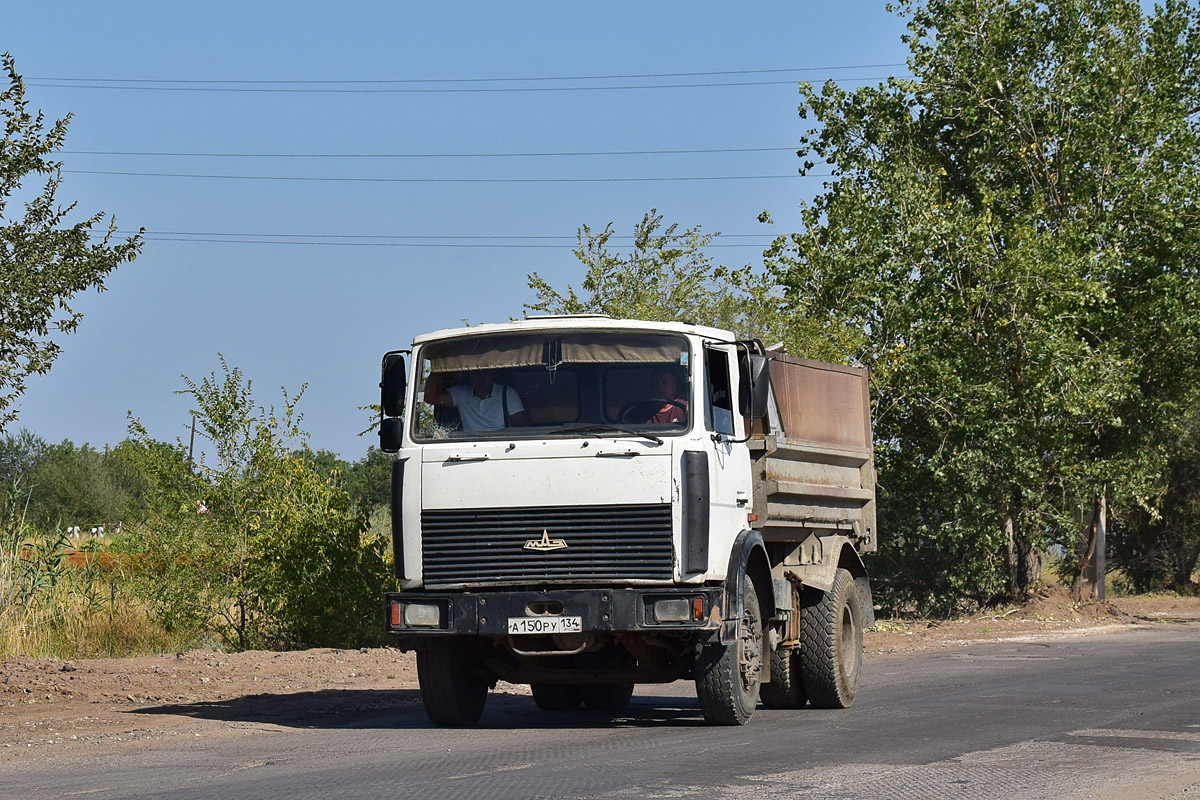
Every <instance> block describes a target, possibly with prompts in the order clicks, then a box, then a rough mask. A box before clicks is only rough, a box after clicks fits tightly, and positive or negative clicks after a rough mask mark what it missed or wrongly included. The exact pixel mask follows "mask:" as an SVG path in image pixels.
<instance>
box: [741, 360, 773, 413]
mask: <svg viewBox="0 0 1200 800" xmlns="http://www.w3.org/2000/svg"><path fill="white" fill-rule="evenodd" d="M770 363H771V362H770V360H769V359H768V358H767V357H766V356H761V355H757V354H755V353H748V354H743V355H742V357H741V358H740V359H738V366H739V369H738V372H739V373H740V375H739V377H740V379H741V387H740V389H741V391H739V392H738V396H739V398H740V403H739V405H740V408H739V410H740V411H741V413H742V416H743V417H750V418H751V419H762V418H763V417H765V416H766V415H767V400H768V398H769V397H770V395H771V369H770Z"/></svg>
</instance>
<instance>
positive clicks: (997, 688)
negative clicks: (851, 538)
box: [0, 626, 1200, 800]
mask: <svg viewBox="0 0 1200 800" xmlns="http://www.w3.org/2000/svg"><path fill="white" fill-rule="evenodd" d="M863 680H864V684H863V688H862V689H861V690H860V693H859V697H858V700H857V701H856V703H855V705H854V707H853V708H851V709H846V710H842V711H817V710H812V709H805V710H801V711H768V710H766V709H763V708H760V709H759V710H758V711H757V713H756V714H755V716H754V718H753V719H752V720H751V721H750V724H749V725H747V726H745V727H741V728H713V727H707V726H705V725H704V724H703V723H702V720H701V717H700V711H699V707H698V706H697V704H696V700H695V697H694V695H693V693H692V687H691V686H690V685H688V684H683V683H677V684H673V685H671V686H666V687H639V689H638V692H637V695H636V696H635V698H634V702H633V704H632V705H631V707H630V708H629V709H628V710H627V712H623V713H622V714H621V715H620V716H616V717H612V716H604V715H597V714H595V713H594V712H585V711H579V712H571V713H566V714H551V713H546V712H541V711H538V710H537V709H536V708H535V707H534V705H533V701H532V699H530V698H528V697H518V696H511V695H505V696H502V697H501V698H499V699H497V698H496V697H495V696H493V698H492V699H491V700H490V701H489V705H488V708H487V710H486V711H485V712H484V716H483V720H482V722H481V724H480V726H479V727H478V728H475V729H471V730H442V729H436V728H432V727H431V726H430V725H429V724H428V722H427V720H426V718H425V715H424V712H423V711H422V709H421V707H420V705H419V704H415V703H414V704H408V705H402V706H401V710H400V711H399V712H398V713H397V712H394V711H393V712H389V713H387V714H386V715H385V714H381V713H379V712H364V713H362V714H360V715H358V716H355V717H353V718H346V717H342V718H336V719H314V720H313V721H312V722H311V724H306V725H303V726H297V725H289V726H278V725H277V726H273V727H271V728H270V729H269V732H268V730H267V729H266V728H263V729H258V730H255V729H254V726H255V725H257V724H258V721H256V720H250V719H247V720H245V724H246V728H247V729H246V731H245V735H244V736H240V737H231V738H224V739H217V740H213V741H207V742H206V741H200V740H196V741H194V742H184V743H180V742H178V741H175V742H170V743H168V742H164V743H162V744H161V746H151V747H150V748H149V749H140V750H137V751H134V752H120V753H116V754H110V755H102V756H96V757H89V758H86V759H80V758H71V759H60V758H59V757H57V756H55V757H47V758H44V759H40V760H36V761H24V762H14V763H3V761H2V760H0V800H50V798H75V797H85V798H95V799H96V800H116V799H117V798H203V799H204V800H222V799H223V798H237V800H243V799H245V798H289V800H290V799H291V798H297V799H299V798H350V799H351V800H374V798H389V800H391V799H393V798H457V797H465V798H504V799H505V800H511V799H515V798H526V797H530V798H532V797H538V798H550V797H604V798H691V797H704V798H742V797H746V798H776V797H787V798H792V797H797V798H851V797H854V798H857V797H862V798H880V799H885V798H922V797H955V798H1012V797H1020V798H1070V797H1095V798H1114V799H1116V798H1119V799H1120V800H1134V799H1135V798H1139V799H1140V798H1173V799H1174V800H1198V799H1200V626H1190V627H1169V628H1156V629H1151V630H1144V631H1134V632H1129V633H1118V634H1108V635H1095V636H1086V637H1077V638H1068V639H1060V640H1055V641H1041V642H1036V643H994V644H986V645H974V646H972V647H969V648H966V649H960V650H951V651H936V652H931V653H926V654H921V655H916V656H903V657H894V658H884V659H876V660H874V661H873V662H871V663H868V664H867V666H866V668H865V672H864V676H863ZM234 708H235V709H236V706H235V707H234ZM193 713H203V712H202V711H195V710H194V711H193ZM213 713H214V714H216V713H220V714H222V715H223V716H221V717H220V718H221V719H226V720H229V719H230V708H229V707H228V706H223V707H222V708H221V710H220V711H219V712H218V711H217V710H216V709H214V711H213ZM233 716H234V719H232V720H231V722H232V723H233V724H238V720H237V719H236V716H237V714H236V713H234V714H233ZM0 759H2V757H0Z"/></svg>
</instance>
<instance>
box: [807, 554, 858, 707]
mask: <svg viewBox="0 0 1200 800" xmlns="http://www.w3.org/2000/svg"><path fill="white" fill-rule="evenodd" d="M862 620H863V611H862V598H861V597H860V596H859V594H858V589H857V588H856V587H855V585H854V576H852V575H851V574H850V573H849V572H848V571H846V570H844V569H839V570H838V571H837V573H836V574H835V575H834V579H833V588H832V589H830V590H829V591H828V592H822V591H820V590H818V589H813V588H811V587H809V588H805V590H804V599H803V608H802V610H801V612H800V665H801V672H802V675H803V679H804V689H805V691H806V692H807V694H808V699H809V701H810V702H811V703H812V705H813V708H849V707H850V704H851V703H853V702H854V695H855V693H856V692H857V691H858V674H859V671H860V668H861V667H862V653H863V629H862Z"/></svg>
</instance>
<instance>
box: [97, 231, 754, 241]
mask: <svg viewBox="0 0 1200 800" xmlns="http://www.w3.org/2000/svg"><path fill="white" fill-rule="evenodd" d="M117 233H119V234H122V235H128V234H129V233H132V231H128V230H118V231H117ZM146 233H147V235H154V236H242V237H271V238H277V239H285V238H286V239H389V240H394V239H405V240H407V239H414V240H425V239H480V240H489V241H493V240H508V239H519V240H526V239H535V240H554V241H572V242H573V241H576V240H577V237H575V236H561V235H560V236H547V235H526V236H522V235H517V234H500V235H489V234H459V233H443V234H412V233H261V232H259V233H248V232H233V231H158V230H153V229H149V230H147V231H146ZM714 235H715V236H720V238H722V239H754V238H763V237H767V238H772V237H774V236H775V235H776V234H773V233H719V234H714ZM634 238H635V237H634V236H632V235H618V234H614V235H612V236H610V237H609V241H633V240H634Z"/></svg>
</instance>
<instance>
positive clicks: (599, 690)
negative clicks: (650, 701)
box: [579, 683, 633, 711]
mask: <svg viewBox="0 0 1200 800" xmlns="http://www.w3.org/2000/svg"><path fill="white" fill-rule="evenodd" d="M579 690H580V692H582V694H583V704H584V705H585V706H587V707H588V708H590V709H591V710H592V711H620V710H621V709H623V708H625V707H626V706H628V705H629V700H630V699H631V698H632V697H633V684H632V683H585V684H584V685H583V686H580V687H579Z"/></svg>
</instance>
